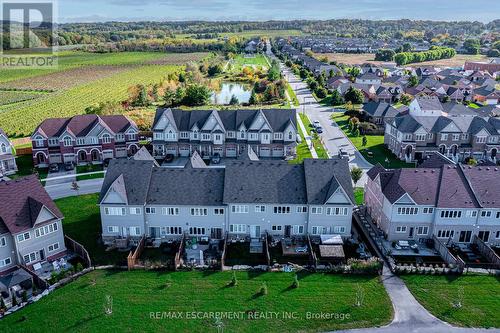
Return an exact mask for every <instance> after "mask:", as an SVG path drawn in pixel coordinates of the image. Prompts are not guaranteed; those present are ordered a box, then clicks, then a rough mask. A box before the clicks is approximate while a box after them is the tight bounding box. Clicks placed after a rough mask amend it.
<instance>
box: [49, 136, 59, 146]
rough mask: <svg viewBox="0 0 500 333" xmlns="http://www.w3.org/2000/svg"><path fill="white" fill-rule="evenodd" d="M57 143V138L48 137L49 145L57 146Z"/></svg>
mask: <svg viewBox="0 0 500 333" xmlns="http://www.w3.org/2000/svg"><path fill="white" fill-rule="evenodd" d="M58 145H59V140H57V139H54V138H52V139H49V146H58Z"/></svg>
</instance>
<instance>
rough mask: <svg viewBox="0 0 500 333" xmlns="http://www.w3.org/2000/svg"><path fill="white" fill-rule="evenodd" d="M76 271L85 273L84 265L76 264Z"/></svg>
mask: <svg viewBox="0 0 500 333" xmlns="http://www.w3.org/2000/svg"><path fill="white" fill-rule="evenodd" d="M76 271H77V272H81V271H83V265H82V263H80V262H79V263H78V264H76Z"/></svg>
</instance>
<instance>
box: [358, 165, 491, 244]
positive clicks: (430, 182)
mask: <svg viewBox="0 0 500 333" xmlns="http://www.w3.org/2000/svg"><path fill="white" fill-rule="evenodd" d="M499 174H500V169H499V168H497V167H473V166H467V165H460V164H458V165H457V164H454V163H448V162H444V163H438V164H437V165H436V164H434V163H430V164H429V165H422V166H421V167H419V168H412V169H396V170H388V169H384V168H383V167H382V166H380V165H377V166H375V167H373V168H372V169H371V170H370V171H369V172H368V182H367V185H366V187H365V205H366V207H367V212H368V213H369V214H370V215H371V217H372V219H373V221H374V222H375V223H376V225H377V226H378V227H379V228H380V229H381V230H382V231H383V233H384V236H385V237H386V239H387V240H389V241H399V240H415V241H417V242H425V241H426V240H428V239H431V238H433V237H434V236H435V237H436V238H438V239H440V240H441V241H442V242H444V243H447V244H450V243H470V242H471V241H472V240H473V238H474V236H477V237H479V238H480V239H481V240H483V241H484V242H486V243H490V244H492V245H499V244H500V192H499V191H498V188H499V187H500V177H499Z"/></svg>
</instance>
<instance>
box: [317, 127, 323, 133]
mask: <svg viewBox="0 0 500 333" xmlns="http://www.w3.org/2000/svg"><path fill="white" fill-rule="evenodd" d="M316 133H318V134H321V133H323V127H321V126H318V127H316Z"/></svg>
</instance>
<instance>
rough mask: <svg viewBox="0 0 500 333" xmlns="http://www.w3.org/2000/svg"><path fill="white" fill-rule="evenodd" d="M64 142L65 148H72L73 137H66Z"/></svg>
mask: <svg viewBox="0 0 500 333" xmlns="http://www.w3.org/2000/svg"><path fill="white" fill-rule="evenodd" d="M63 142H64V147H71V145H72V143H73V140H71V137H69V136H65V137H64V139H63Z"/></svg>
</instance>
